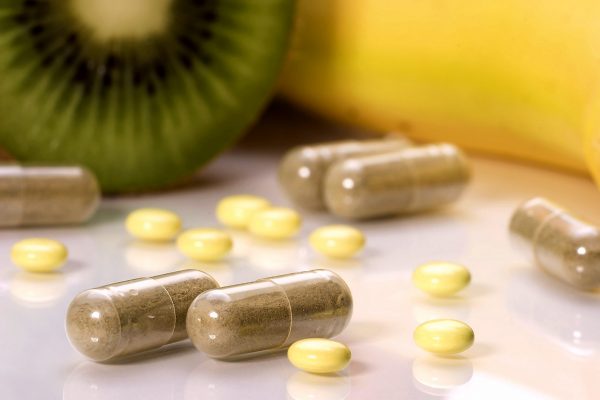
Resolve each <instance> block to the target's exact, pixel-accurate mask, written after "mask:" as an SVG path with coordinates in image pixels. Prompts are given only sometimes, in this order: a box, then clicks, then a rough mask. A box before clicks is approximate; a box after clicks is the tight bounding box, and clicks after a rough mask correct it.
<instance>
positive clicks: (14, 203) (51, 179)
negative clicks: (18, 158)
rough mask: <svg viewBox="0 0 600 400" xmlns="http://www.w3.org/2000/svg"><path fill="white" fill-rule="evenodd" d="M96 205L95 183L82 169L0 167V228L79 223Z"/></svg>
mask: <svg viewBox="0 0 600 400" xmlns="http://www.w3.org/2000/svg"><path fill="white" fill-rule="evenodd" d="M99 202H100V188H99V186H98V182H97V181H96V177H95V176H94V174H92V173H91V172H90V171H89V170H87V169H86V168H83V167H79V166H21V165H18V164H4V165H0V204H1V206H0V227H15V226H39V225H68V224H77V223H82V222H85V221H87V220H88V219H89V218H90V217H91V216H92V215H93V214H94V212H95V211H96V209H97V208H98V204H99Z"/></svg>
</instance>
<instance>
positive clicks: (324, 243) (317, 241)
mask: <svg viewBox="0 0 600 400" xmlns="http://www.w3.org/2000/svg"><path fill="white" fill-rule="evenodd" d="M309 242H310V245H311V246H312V247H313V248H314V249H315V250H316V251H318V252H319V253H322V254H324V255H326V256H328V257H333V258H350V257H352V256H354V255H355V254H356V253H358V252H359V251H360V250H361V249H362V248H363V247H364V245H365V236H364V235H363V233H362V232H361V231H359V230H358V229H356V228H353V227H351V226H348V225H329V226H322V227H320V228H318V229H315V231H313V233H312V234H311V235H310V237H309Z"/></svg>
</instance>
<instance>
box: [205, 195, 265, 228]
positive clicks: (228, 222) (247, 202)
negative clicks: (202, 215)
mask: <svg viewBox="0 0 600 400" xmlns="http://www.w3.org/2000/svg"><path fill="white" fill-rule="evenodd" d="M269 207H271V203H270V202H269V201H268V200H267V199H264V198H262V197H258V196H252V195H248V194H240V195H235V196H228V197H225V198H224V199H222V200H221V201H220V202H219V204H218V205H217V219H218V220H219V221H220V222H221V223H222V224H223V225H225V226H228V227H230V228H237V229H246V228H247V227H248V224H249V223H250V220H251V219H252V217H253V216H254V214H255V213H257V212H258V211H263V210H266V209H267V208H269Z"/></svg>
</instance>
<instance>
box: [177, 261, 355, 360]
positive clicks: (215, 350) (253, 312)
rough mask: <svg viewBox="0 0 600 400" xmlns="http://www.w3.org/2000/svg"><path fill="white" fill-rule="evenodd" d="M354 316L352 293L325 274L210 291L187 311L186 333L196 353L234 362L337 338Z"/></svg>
mask: <svg viewBox="0 0 600 400" xmlns="http://www.w3.org/2000/svg"><path fill="white" fill-rule="evenodd" d="M351 315H352V294H351V293H350V289H349V288H348V286H347V285H346V283H345V282H344V281H343V280H342V279H341V278H340V277H339V276H338V275H336V274H335V273H333V272H331V271H328V270H313V271H305V272H299V273H295V274H289V275H281V276H276V277H272V278H267V279H261V280H258V281H256V282H251V283H245V284H241V285H234V286H229V287H224V288H221V289H216V290H210V291H208V292H206V293H203V294H202V295H200V296H198V297H197V298H196V300H194V302H193V303H192V305H191V306H190V309H189V311H188V316H187V329H188V334H189V335H190V339H192V342H193V343H194V345H195V346H196V347H197V348H198V350H200V351H202V352H204V353H206V354H207V355H209V356H210V357H214V358H220V359H235V358H241V357H245V356H249V355H253V354H255V353H259V352H266V351H275V350H279V349H283V348H287V347H289V346H290V345H291V344H292V343H294V342H295V341H297V340H299V339H305V338H313V337H321V338H329V337H332V336H335V335H337V334H339V333H340V332H341V331H342V330H343V329H344V328H345V327H346V325H347V324H348V322H349V321H350V317H351Z"/></svg>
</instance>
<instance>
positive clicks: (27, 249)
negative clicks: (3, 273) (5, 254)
mask: <svg viewBox="0 0 600 400" xmlns="http://www.w3.org/2000/svg"><path fill="white" fill-rule="evenodd" d="M67 255H68V251H67V248H66V247H65V245H64V244H62V243H61V242H58V241H56V240H52V239H41V238H32V239H24V240H21V241H20V242H17V243H15V244H14V245H13V247H12V250H11V253H10V257H11V259H12V262H13V263H15V265H17V266H19V267H21V268H23V269H24V270H26V271H30V272H51V271H54V270H56V269H58V267H60V266H61V265H62V264H63V263H64V262H65V260H66V259H67Z"/></svg>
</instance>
